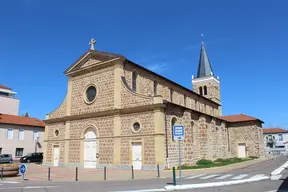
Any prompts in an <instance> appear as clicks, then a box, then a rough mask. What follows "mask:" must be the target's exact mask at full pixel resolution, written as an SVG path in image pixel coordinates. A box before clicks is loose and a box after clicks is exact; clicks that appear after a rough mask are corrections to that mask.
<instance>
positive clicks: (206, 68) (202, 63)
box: [197, 34, 214, 78]
mask: <svg viewBox="0 0 288 192" xmlns="http://www.w3.org/2000/svg"><path fill="white" fill-rule="evenodd" d="M201 36H203V34H201ZM211 75H212V76H213V75H214V73H213V70H212V66H211V64H210V61H209V58H208V54H207V51H206V49H205V46H204V43H203V41H202V44H201V51H200V58H199V65H198V72H197V78H199V77H207V76H211Z"/></svg>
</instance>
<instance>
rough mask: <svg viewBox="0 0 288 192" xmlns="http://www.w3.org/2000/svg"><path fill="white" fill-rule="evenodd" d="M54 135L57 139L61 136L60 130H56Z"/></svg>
mask: <svg viewBox="0 0 288 192" xmlns="http://www.w3.org/2000/svg"><path fill="white" fill-rule="evenodd" d="M54 135H55V137H58V136H59V130H58V129H56V130H55V132H54Z"/></svg>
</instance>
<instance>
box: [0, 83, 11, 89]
mask: <svg viewBox="0 0 288 192" xmlns="http://www.w3.org/2000/svg"><path fill="white" fill-rule="evenodd" d="M0 88H1V89H9V90H12V89H11V88H9V87H6V86H4V85H1V84H0Z"/></svg>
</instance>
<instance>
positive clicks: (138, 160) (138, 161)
mask: <svg viewBox="0 0 288 192" xmlns="http://www.w3.org/2000/svg"><path fill="white" fill-rule="evenodd" d="M132 160H133V169H135V170H141V169H142V143H133V144H132Z"/></svg>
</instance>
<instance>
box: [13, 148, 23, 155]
mask: <svg viewBox="0 0 288 192" xmlns="http://www.w3.org/2000/svg"><path fill="white" fill-rule="evenodd" d="M23 152H24V148H16V152H15V156H16V157H21V156H23Z"/></svg>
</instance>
